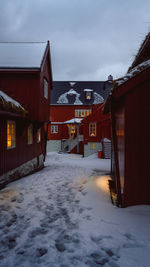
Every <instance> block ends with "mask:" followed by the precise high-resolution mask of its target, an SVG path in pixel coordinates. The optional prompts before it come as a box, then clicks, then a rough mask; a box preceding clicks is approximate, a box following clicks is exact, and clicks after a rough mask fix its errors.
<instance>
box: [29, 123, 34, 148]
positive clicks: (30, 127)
mask: <svg viewBox="0 0 150 267" xmlns="http://www.w3.org/2000/svg"><path fill="white" fill-rule="evenodd" d="M28 144H29V145H30V144H33V126H32V124H30V125H29V127H28Z"/></svg>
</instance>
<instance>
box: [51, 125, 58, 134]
mask: <svg viewBox="0 0 150 267" xmlns="http://www.w3.org/2000/svg"><path fill="white" fill-rule="evenodd" d="M51 133H53V134H54V133H58V125H52V126H51Z"/></svg>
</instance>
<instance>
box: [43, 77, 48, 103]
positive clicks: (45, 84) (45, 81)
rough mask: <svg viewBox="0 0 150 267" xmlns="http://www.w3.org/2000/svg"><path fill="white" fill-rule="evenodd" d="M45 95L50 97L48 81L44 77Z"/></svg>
mask: <svg viewBox="0 0 150 267" xmlns="http://www.w3.org/2000/svg"><path fill="white" fill-rule="evenodd" d="M44 97H45V98H47V99H48V82H47V80H46V79H44Z"/></svg>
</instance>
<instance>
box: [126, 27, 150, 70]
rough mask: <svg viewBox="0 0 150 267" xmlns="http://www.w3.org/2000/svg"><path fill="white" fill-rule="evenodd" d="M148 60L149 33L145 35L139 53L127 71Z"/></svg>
mask: <svg viewBox="0 0 150 267" xmlns="http://www.w3.org/2000/svg"><path fill="white" fill-rule="evenodd" d="M148 59H150V32H149V33H148V34H147V35H146V37H145V39H144V41H143V42H142V44H141V46H140V48H139V51H138V53H137V55H136V57H135V59H134V61H133V63H132V65H131V67H130V68H129V71H130V70H131V69H132V68H134V67H135V66H137V65H139V64H141V63H142V62H144V61H147V60H148Z"/></svg>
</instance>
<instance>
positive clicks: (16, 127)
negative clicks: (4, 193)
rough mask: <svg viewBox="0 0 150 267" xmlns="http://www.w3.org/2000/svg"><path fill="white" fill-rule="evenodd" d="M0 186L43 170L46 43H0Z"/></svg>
mask: <svg viewBox="0 0 150 267" xmlns="http://www.w3.org/2000/svg"><path fill="white" fill-rule="evenodd" d="M0 59H1V60H0V90H1V94H0V186H1V187H2V186H4V185H5V184H6V183H8V182H9V181H12V180H14V179H17V178H19V177H21V176H23V175H26V174H28V173H30V172H32V171H35V170H37V169H40V168H42V167H43V162H44V158H45V153H46V138H45V137H46V133H45V130H44V124H45V123H46V124H47V125H48V123H49V102H50V89H51V87H52V75H51V62H50V48H49V42H47V43H0Z"/></svg>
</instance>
